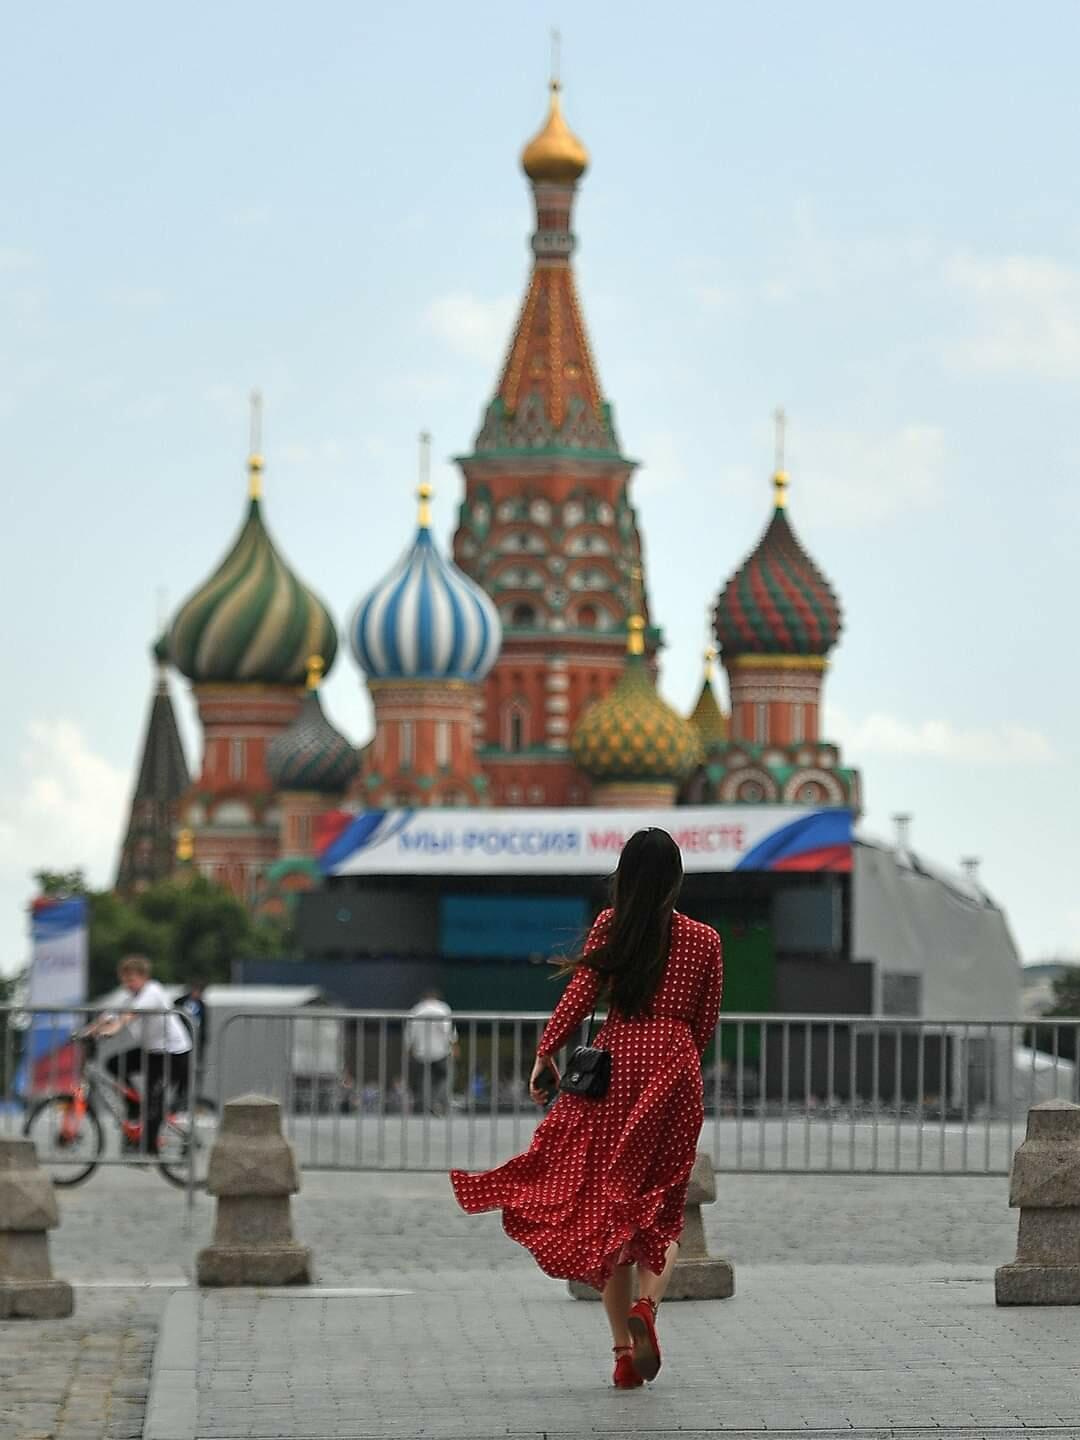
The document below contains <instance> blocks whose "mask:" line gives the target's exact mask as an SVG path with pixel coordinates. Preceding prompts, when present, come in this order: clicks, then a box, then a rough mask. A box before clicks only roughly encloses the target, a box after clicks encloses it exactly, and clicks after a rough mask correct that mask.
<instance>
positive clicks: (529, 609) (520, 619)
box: [510, 602, 536, 630]
mask: <svg viewBox="0 0 1080 1440" xmlns="http://www.w3.org/2000/svg"><path fill="white" fill-rule="evenodd" d="M510 624H511V625H516V626H517V627H518V628H519V629H521V630H533V629H535V628H536V611H535V609H534V608H533V606H531V605H526V604H525V603H524V602H522V603H521V604H518V605H515V606H514V608H513V610H511V612H510Z"/></svg>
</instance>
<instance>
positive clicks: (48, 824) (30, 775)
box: [0, 719, 131, 879]
mask: <svg viewBox="0 0 1080 1440" xmlns="http://www.w3.org/2000/svg"><path fill="white" fill-rule="evenodd" d="M20 760H21V764H20V767H19V770H20V777H21V783H20V784H19V785H18V786H17V787H16V788H15V790H14V792H13V793H9V794H7V795H5V796H4V803H3V806H2V807H0V808H2V812H3V815H4V817H5V823H4V827H3V829H2V830H0V863H5V864H6V863H9V862H11V861H13V860H16V859H17V860H19V861H20V862H21V864H22V866H23V868H24V869H25V870H29V869H32V868H34V867H35V866H39V865H56V866H58V867H59V866H61V865H63V866H67V865H69V864H70V865H84V866H86V868H87V869H88V870H92V871H93V872H94V873H95V875H96V877H97V878H98V879H102V878H103V877H104V875H105V874H106V872H107V871H108V868H109V866H110V865H111V864H112V862H113V860H114V859H115V851H116V847H117V844H118V843H119V839H120V833H119V832H120V826H121V822H122V818H123V813H124V807H125V805H126V802H127V798H128V789H129V786H130V783H131V780H130V776H129V775H128V773H127V771H125V770H121V769H118V768H116V767H115V766H113V765H111V764H110V763H109V762H108V761H107V760H106V759H104V758H103V757H102V756H101V755H98V754H96V753H95V752H94V751H93V750H92V749H91V748H90V746H89V745H88V744H87V741H86V739H85V737H84V736H83V734H82V731H81V730H80V729H79V727H78V726H77V725H76V724H75V723H74V721H71V720H64V719H60V720H35V721H32V722H31V723H30V725H29V726H28V727H27V731H26V738H25V743H24V746H23V752H22V755H21V757H20Z"/></svg>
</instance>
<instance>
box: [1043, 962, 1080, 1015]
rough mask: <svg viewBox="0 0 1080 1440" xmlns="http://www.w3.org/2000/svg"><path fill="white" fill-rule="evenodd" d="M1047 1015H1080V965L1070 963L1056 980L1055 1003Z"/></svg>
mask: <svg viewBox="0 0 1080 1440" xmlns="http://www.w3.org/2000/svg"><path fill="white" fill-rule="evenodd" d="M1046 1014H1047V1015H1068V1016H1069V1017H1070V1018H1071V1019H1075V1018H1076V1017H1077V1016H1080V965H1070V966H1069V967H1068V968H1067V969H1065V970H1063V971H1062V972H1061V974H1060V975H1058V976H1057V977H1056V978H1055V980H1054V1003H1053V1004H1052V1005H1051V1006H1050V1008H1049V1010H1047V1011H1046Z"/></svg>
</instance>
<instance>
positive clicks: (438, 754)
mask: <svg viewBox="0 0 1080 1440" xmlns="http://www.w3.org/2000/svg"><path fill="white" fill-rule="evenodd" d="M435 764H436V765H438V766H439V768H440V769H442V770H445V769H446V767H447V766H448V765H449V764H450V721H449V720H436V722H435Z"/></svg>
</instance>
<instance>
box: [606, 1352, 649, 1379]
mask: <svg viewBox="0 0 1080 1440" xmlns="http://www.w3.org/2000/svg"><path fill="white" fill-rule="evenodd" d="M611 1348H612V1350H613V1351H614V1352H615V1374H614V1375H613V1376H612V1377H611V1379H612V1384H613V1385H614V1386H615V1388H616V1389H617V1390H636V1389H637V1387H638V1386H639V1385H644V1384H645V1381H644V1380H642V1378H641V1376H640V1375H639V1374H638V1372H637V1370H636V1368H635V1366H634V1357H633V1354H632V1353H631V1352H632V1351H633V1348H634V1347H633V1346H632V1345H613V1346H612V1347H611Z"/></svg>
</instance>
